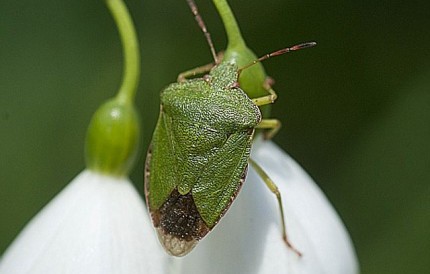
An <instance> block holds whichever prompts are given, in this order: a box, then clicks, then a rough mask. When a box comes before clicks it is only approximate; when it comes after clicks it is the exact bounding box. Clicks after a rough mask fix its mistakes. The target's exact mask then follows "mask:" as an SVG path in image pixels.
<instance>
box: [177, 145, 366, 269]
mask: <svg viewBox="0 0 430 274" xmlns="http://www.w3.org/2000/svg"><path fill="white" fill-rule="evenodd" d="M252 157H253V159H254V160H255V161H256V162H258V163H259V164H260V165H261V166H262V167H263V168H264V170H265V171H266V172H267V174H268V175H269V176H270V177H271V178H272V180H273V181H274V182H275V183H276V184H277V185H278V187H279V190H280V192H281V194H282V198H283V205H284V209H285V217H286V222H287V233H288V236H289V240H290V242H291V243H292V244H293V245H294V246H295V247H296V248H297V249H298V250H300V251H301V252H302V253H303V256H302V257H298V256H297V255H296V254H295V253H293V252H292V251H291V250H289V249H288V248H287V247H286V245H285V243H284V242H283V241H282V238H281V226H280V220H279V219H280V218H279V211H278V210H279V209H278V205H277V201H276V199H275V197H274V195H273V194H272V193H271V192H270V191H269V190H268V188H267V187H266V185H265V184H264V182H263V181H262V180H261V179H260V178H259V177H258V176H257V174H256V173H255V171H254V170H253V169H252V168H250V171H249V173H248V178H247V180H246V182H245V184H244V186H243V189H242V191H241V193H240V194H239V196H238V198H237V200H236V201H235V202H234V203H233V205H232V207H231V209H230V210H229V211H228V213H227V214H226V216H225V217H224V218H223V219H221V221H220V223H219V224H218V225H217V227H215V228H214V231H213V232H211V233H210V234H209V235H208V236H207V237H206V238H205V239H203V240H202V241H201V243H199V245H197V247H196V248H195V250H194V251H192V252H191V253H190V254H189V255H187V256H186V257H185V258H183V259H182V261H181V263H180V267H181V269H182V273H205V274H208V273H223V274H228V273H235V274H238V273H239V274H240V273H246V274H252V273H295V274H298V273H311V274H318V273H327V274H350V273H358V262H357V259H356V255H355V252H354V249H353V246H352V243H351V240H350V238H349V235H348V233H347V231H346V230H345V227H344V226H343V224H342V222H341V220H340V218H339V217H338V215H337V214H336V212H335V210H334V209H333V208H332V206H331V205H330V203H329V202H328V200H327V198H326V197H325V196H324V194H323V193H322V192H321V190H320V189H319V188H318V187H317V186H316V184H315V183H314V182H313V181H312V179H311V178H310V177H309V176H308V175H307V174H306V172H305V171H303V169H302V168H301V167H300V166H299V165H298V164H297V163H296V162H295V161H294V160H292V159H291V158H290V157H289V156H288V155H286V154H285V153H284V152H283V151H282V150H281V149H280V148H278V147H277V146H276V145H275V144H273V143H272V142H261V143H259V144H256V145H255V146H254V151H253V154H252Z"/></svg>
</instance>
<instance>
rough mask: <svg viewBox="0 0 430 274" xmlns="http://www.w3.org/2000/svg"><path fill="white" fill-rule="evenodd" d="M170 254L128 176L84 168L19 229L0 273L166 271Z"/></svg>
mask: <svg viewBox="0 0 430 274" xmlns="http://www.w3.org/2000/svg"><path fill="white" fill-rule="evenodd" d="M169 260H171V258H169V256H167V255H166V254H165V253H164V251H163V250H162V248H161V247H160V245H159V243H158V242H157V239H156V237H155V234H154V231H153V229H152V228H151V224H150V220H149V218H148V214H147V211H146V208H145V206H144V204H143V202H142V200H141V198H140V197H139V195H138V193H137V192H136V190H135V188H134V187H133V186H132V184H131V183H130V181H129V180H128V179H125V178H122V179H120V178H114V177H110V176H106V175H101V174H98V173H95V172H92V171H88V170H86V171H83V172H82V173H81V174H79V175H78V176H77V177H76V178H75V179H74V180H73V181H72V182H71V183H70V184H69V185H68V186H67V187H66V188H65V189H64V190H63V191H62V192H61V193H60V194H59V195H57V196H56V197H55V198H54V199H53V200H52V201H51V202H50V203H49V204H48V205H47V206H46V207H45V208H44V209H43V210H42V211H41V212H40V213H39V214H38V215H36V217H34V218H33V220H31V221H30V223H29V224H28V225H27V226H26V227H25V229H24V230H23V231H22V232H21V234H20V235H18V237H17V239H16V240H15V241H14V242H13V244H12V245H11V246H10V247H9V249H8V250H7V251H6V253H5V254H4V256H3V258H2V261H1V263H0V273H1V274H12V273H32V274H37V273H43V274H49V273H91V274H98V273H100V274H101V273H103V274H109V273H127V274H129V273H165V272H167V270H168V269H167V267H168V264H167V261H169Z"/></svg>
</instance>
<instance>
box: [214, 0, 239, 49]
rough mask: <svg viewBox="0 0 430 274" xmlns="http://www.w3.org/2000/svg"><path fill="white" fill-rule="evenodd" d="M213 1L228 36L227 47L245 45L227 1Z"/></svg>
mask: <svg viewBox="0 0 430 274" xmlns="http://www.w3.org/2000/svg"><path fill="white" fill-rule="evenodd" d="M213 3H214V4H215V6H216V8H217V10H218V12H219V14H220V16H221V19H222V21H223V23H224V27H225V29H226V32H227V37H228V47H231V48H235V47H245V40H243V37H242V34H241V33H240V29H239V25H238V24H237V22H236V18H235V17H234V14H233V12H232V10H231V8H230V6H229V5H228V3H227V1H226V0H213Z"/></svg>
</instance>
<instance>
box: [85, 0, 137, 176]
mask: <svg viewBox="0 0 430 274" xmlns="http://www.w3.org/2000/svg"><path fill="white" fill-rule="evenodd" d="M105 1H106V5H107V6H108V8H109V10H110V11H111V13H112V15H113V18H114V20H115V23H116V25H117V28H118V30H119V33H120V36H121V42H122V46H123V52H124V72H123V80H122V84H121V87H120V89H119V91H118V94H117V95H116V97H115V98H113V99H109V100H107V101H106V102H104V103H103V104H102V105H101V106H100V107H99V108H98V109H97V111H96V112H95V113H94V115H93V117H92V118H91V122H90V125H89V127H88V131H87V137H86V142H85V160H86V164H87V168H88V169H90V170H93V171H97V172H101V173H104V174H108V175H110V176H127V175H128V174H129V173H130V170H131V168H132V166H133V164H134V163H135V160H136V155H137V153H138V146H139V140H140V122H139V114H138V112H137V110H136V107H135V105H134V97H135V94H136V90H137V85H138V83H139V78H140V56H139V45H138V43H137V39H136V31H135V30H134V25H133V22H132V20H131V18H130V14H129V12H128V10H127V7H126V6H125V4H124V2H123V1H122V0H105Z"/></svg>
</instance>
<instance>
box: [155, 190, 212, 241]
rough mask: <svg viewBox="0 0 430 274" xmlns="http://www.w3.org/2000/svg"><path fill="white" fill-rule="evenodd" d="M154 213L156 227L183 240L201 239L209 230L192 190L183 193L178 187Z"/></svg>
mask: <svg viewBox="0 0 430 274" xmlns="http://www.w3.org/2000/svg"><path fill="white" fill-rule="evenodd" d="M152 215H153V221H154V226H155V227H160V228H161V230H162V231H163V232H164V233H165V234H169V235H171V236H174V237H176V238H179V239H181V240H185V241H192V240H200V239H201V238H203V237H204V236H205V235H206V234H207V233H208V232H209V227H208V226H207V225H206V223H205V222H204V221H203V219H202V217H201V216H200V213H199V212H198V211H197V207H196V204H195V203H194V199H193V196H192V194H191V192H189V193H187V194H185V195H181V194H180V193H179V192H178V190H177V189H175V190H173V191H172V193H171V194H170V196H169V198H168V199H167V200H166V201H165V202H164V204H163V205H162V206H161V207H160V209H158V210H156V211H155V212H154V213H153V214H152ZM156 221H157V222H156Z"/></svg>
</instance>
